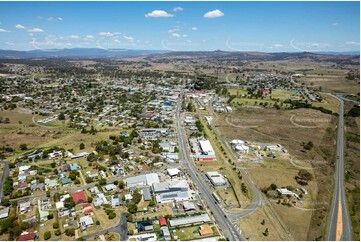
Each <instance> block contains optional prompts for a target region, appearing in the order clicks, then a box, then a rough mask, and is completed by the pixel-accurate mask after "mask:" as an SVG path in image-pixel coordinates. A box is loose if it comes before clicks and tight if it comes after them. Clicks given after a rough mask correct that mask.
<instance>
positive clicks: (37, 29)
mask: <svg viewBox="0 0 361 242" xmlns="http://www.w3.org/2000/svg"><path fill="white" fill-rule="evenodd" d="M15 28H17V29H24V30H26V31H28V32H29V33H42V32H44V30H42V29H41V28H27V27H25V26H24V25H21V24H17V25H15Z"/></svg>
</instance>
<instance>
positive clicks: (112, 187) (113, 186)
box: [104, 183, 117, 192]
mask: <svg viewBox="0 0 361 242" xmlns="http://www.w3.org/2000/svg"><path fill="white" fill-rule="evenodd" d="M104 188H105V190H106V191H107V192H109V191H113V190H114V189H116V188H117V186H116V185H114V184H113V183H111V184H107V185H105V186H104Z"/></svg>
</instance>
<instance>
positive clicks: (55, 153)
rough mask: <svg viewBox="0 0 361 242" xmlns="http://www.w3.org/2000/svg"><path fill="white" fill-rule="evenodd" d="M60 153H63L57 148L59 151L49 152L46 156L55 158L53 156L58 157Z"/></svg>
mask: <svg viewBox="0 0 361 242" xmlns="http://www.w3.org/2000/svg"><path fill="white" fill-rule="evenodd" d="M62 155H63V153H62V152H61V151H60V150H59V151H54V152H52V153H49V154H48V157H49V159H55V158H57V157H60V156H62Z"/></svg>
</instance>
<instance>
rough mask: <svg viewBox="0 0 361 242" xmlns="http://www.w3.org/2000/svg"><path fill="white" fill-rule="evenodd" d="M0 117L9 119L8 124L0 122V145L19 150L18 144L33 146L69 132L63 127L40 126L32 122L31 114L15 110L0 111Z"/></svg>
mask: <svg viewBox="0 0 361 242" xmlns="http://www.w3.org/2000/svg"><path fill="white" fill-rule="evenodd" d="M0 117H2V119H3V120H5V119H6V118H8V119H9V120H10V123H8V124H4V123H1V124H0V146H7V145H8V146H9V147H11V148H13V149H14V150H19V145H20V144H26V145H27V146H28V148H33V147H37V146H39V145H41V144H43V143H47V142H49V141H52V140H54V139H58V138H61V137H64V136H65V135H67V134H68V133H69V131H68V130H64V129H57V128H45V127H40V126H38V125H36V124H34V123H33V120H32V118H33V115H32V114H29V113H25V112H20V111H17V110H12V111H0Z"/></svg>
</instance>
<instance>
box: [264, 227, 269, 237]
mask: <svg viewBox="0 0 361 242" xmlns="http://www.w3.org/2000/svg"><path fill="white" fill-rule="evenodd" d="M263 235H264V236H268V228H266V230H265V231H264V232H263Z"/></svg>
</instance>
